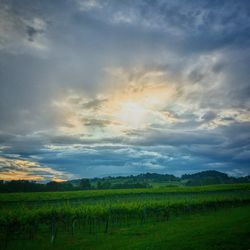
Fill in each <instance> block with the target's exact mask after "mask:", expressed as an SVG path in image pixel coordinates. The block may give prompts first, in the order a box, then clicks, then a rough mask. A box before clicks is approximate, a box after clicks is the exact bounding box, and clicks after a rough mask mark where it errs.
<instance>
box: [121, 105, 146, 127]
mask: <svg viewBox="0 0 250 250" xmlns="http://www.w3.org/2000/svg"><path fill="white" fill-rule="evenodd" d="M120 106H121V109H120V111H119V112H118V114H117V119H118V120H119V121H120V122H122V123H123V124H125V125H127V126H129V127H132V128H136V129H137V128H140V127H143V126H144V125H145V121H146V116H147V110H146V109H145V108H144V107H143V105H142V104H140V103H136V102H132V101H130V102H125V103H121V105H120Z"/></svg>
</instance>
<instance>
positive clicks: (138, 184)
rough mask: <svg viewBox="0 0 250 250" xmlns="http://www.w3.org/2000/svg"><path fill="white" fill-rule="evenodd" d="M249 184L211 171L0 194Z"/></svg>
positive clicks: (4, 186) (13, 184)
mask: <svg viewBox="0 0 250 250" xmlns="http://www.w3.org/2000/svg"><path fill="white" fill-rule="evenodd" d="M247 182H249V183H250V176H246V177H240V178H236V177H232V176H228V175H227V174H225V173H222V172H218V171H215V170H211V171H203V172H199V173H194V174H184V175H183V176H181V177H176V176H174V175H169V174H156V173H144V174H139V175H136V176H134V175H130V176H118V177H112V176H108V177H103V178H92V179H87V178H83V179H77V180H70V181H65V182H55V181H52V182H48V183H46V184H41V183H36V182H30V181H22V180H19V181H0V192H42V191H43V192H44V191H73V190H86V189H124V188H152V187H170V186H203V185H212V184H231V183H247Z"/></svg>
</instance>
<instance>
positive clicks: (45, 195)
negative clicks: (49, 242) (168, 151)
mask: <svg viewBox="0 0 250 250" xmlns="http://www.w3.org/2000/svg"><path fill="white" fill-rule="evenodd" d="M249 189H250V184H249V183H244V184H224V185H210V186H198V187H165V188H164V187H163V188H144V189H115V190H85V191H69V192H37V193H10V194H8V193H3V194H0V204H4V203H6V202H24V201H25V202H30V201H50V200H59V201H61V200H70V199H82V198H94V197H96V198H98V197H110V196H114V195H117V196H126V195H132V194H134V195H138V194H163V193H164V194H167V193H173V194H175V193H200V192H215V191H230V190H249Z"/></svg>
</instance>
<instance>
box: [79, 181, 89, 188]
mask: <svg viewBox="0 0 250 250" xmlns="http://www.w3.org/2000/svg"><path fill="white" fill-rule="evenodd" d="M79 187H80V189H91V184H90V181H89V179H81V181H80V185H79Z"/></svg>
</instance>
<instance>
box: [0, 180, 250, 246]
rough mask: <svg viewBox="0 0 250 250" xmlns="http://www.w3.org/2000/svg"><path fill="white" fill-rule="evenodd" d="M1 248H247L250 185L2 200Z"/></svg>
mask: <svg viewBox="0 0 250 250" xmlns="http://www.w3.org/2000/svg"><path fill="white" fill-rule="evenodd" d="M0 206H1V207H0V226H1V234H0V236H1V242H2V244H1V248H2V249H249V248H250V242H249V238H250V237H249V236H250V185H249V184H232V185H217V186H203V187H169V188H155V189H130V190H129V189H126V190H99V191H98V190H92V191H75V192H55V193H18V194H0Z"/></svg>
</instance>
